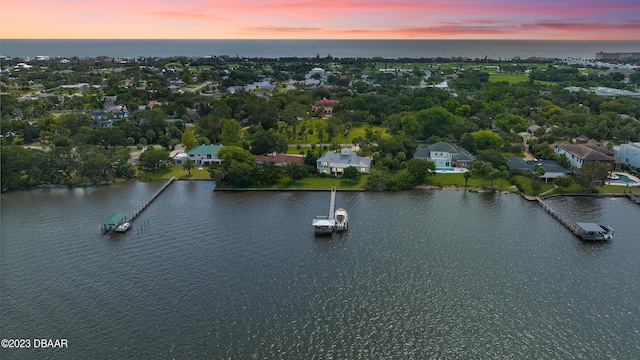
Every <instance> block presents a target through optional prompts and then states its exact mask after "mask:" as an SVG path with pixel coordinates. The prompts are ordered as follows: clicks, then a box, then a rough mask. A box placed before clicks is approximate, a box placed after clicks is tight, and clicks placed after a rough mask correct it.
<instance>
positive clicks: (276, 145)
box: [250, 130, 289, 155]
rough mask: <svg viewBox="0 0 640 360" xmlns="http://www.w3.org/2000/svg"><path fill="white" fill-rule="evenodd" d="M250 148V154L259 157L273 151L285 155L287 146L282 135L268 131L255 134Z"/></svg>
mask: <svg viewBox="0 0 640 360" xmlns="http://www.w3.org/2000/svg"><path fill="white" fill-rule="evenodd" d="M250 146H251V147H250V148H251V153H252V154H255V155H260V154H266V153H270V152H274V151H276V152H279V153H285V152H287V149H288V147H289V144H288V143H287V139H286V138H285V137H284V136H283V135H281V134H277V133H276V132H275V131H273V130H269V131H260V132H258V133H256V134H255V135H254V136H253V139H252V140H251V145H250Z"/></svg>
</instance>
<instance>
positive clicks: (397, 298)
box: [0, 181, 640, 359]
mask: <svg viewBox="0 0 640 360" xmlns="http://www.w3.org/2000/svg"><path fill="white" fill-rule="evenodd" d="M159 186H160V184H159V183H142V182H137V181H130V182H127V183H125V184H123V185H116V186H105V187H90V188H83V189H73V190H67V189H50V190H34V191H24V192H13V193H6V194H3V195H2V197H1V200H2V203H1V205H2V208H1V210H2V211H1V237H2V239H1V248H0V260H1V263H0V337H2V338H3V339H4V338H11V339H19V338H23V339H35V338H38V339H41V338H44V339H66V340H67V342H68V348H62V349H34V348H31V349H0V357H1V358H3V359H12V358H16V359H29V358H38V359H41V358H54V359H55V358H60V359H70V358H85V359H114V358H118V359H142V358H148V359H151V358H153V359H172V358H175V359H193V358H209V359H213V358H216V359H219V358H233V359H250V358H256V359H267V358H269V359H270V358H279V359H327V358H333V359H429V358H436V359H471V358H473V359H503V358H510V359H541V358H548V359H559V358H561V359H605V358H606V359H631V358H637V356H638V354H640V341H639V339H640V277H639V276H638V274H640V227H639V226H638V220H640V207H638V206H637V205H635V204H632V203H631V202H630V201H628V200H626V199H624V198H561V199H555V200H552V202H551V203H552V205H553V206H554V207H556V208H557V209H558V210H559V211H561V212H562V213H564V214H566V215H567V216H568V217H569V218H571V219H572V220H575V221H598V222H600V221H601V222H604V223H606V224H608V225H611V226H612V227H614V228H615V229H616V233H615V238H614V240H613V241H612V242H610V243H604V244H602V243H601V244H590V243H582V242H580V241H579V240H578V239H577V238H575V237H574V236H573V235H572V234H571V233H569V232H568V231H567V230H566V229H565V228H564V227H562V226H561V225H560V224H559V223H558V222H557V221H556V220H554V219H552V218H551V217H550V216H549V215H548V214H547V213H545V212H544V211H543V210H542V209H541V208H540V207H539V206H538V205H536V204H535V203H530V202H527V201H525V200H523V199H522V198H520V197H519V196H517V195H513V194H499V193H498V194H483V193H467V192H464V191H462V190H414V191H406V192H397V193H361V192H338V194H337V206H340V207H344V208H346V209H347V211H348V212H349V216H350V226H349V230H348V231H347V232H345V233H343V234H339V235H333V236H332V237H322V238H321V237H315V236H314V234H313V229H312V227H311V220H312V218H313V217H314V216H315V215H325V214H326V212H327V211H328V205H329V198H330V195H329V192H220V191H217V192H214V191H212V190H213V183H212V182H207V181H202V182H189V181H178V182H176V183H174V184H172V185H171V186H169V187H168V188H167V190H165V192H164V193H163V194H162V195H161V196H160V197H159V198H158V199H157V200H156V201H155V202H153V203H152V204H151V206H150V207H149V208H148V209H147V210H146V211H145V212H143V213H142V215H141V216H140V217H139V218H138V219H137V220H136V221H135V222H134V227H133V229H132V230H130V231H129V232H128V233H126V234H118V235H112V236H103V235H101V233H100V230H99V225H100V224H101V223H102V221H103V220H104V219H106V218H107V217H108V216H109V215H111V213H114V212H130V211H131V210H133V209H134V208H136V207H137V206H138V205H139V204H141V203H142V202H143V201H144V200H146V199H147V198H148V197H149V196H150V195H151V194H152V193H153V192H154V190H155V189H157V188H158V187H159Z"/></svg>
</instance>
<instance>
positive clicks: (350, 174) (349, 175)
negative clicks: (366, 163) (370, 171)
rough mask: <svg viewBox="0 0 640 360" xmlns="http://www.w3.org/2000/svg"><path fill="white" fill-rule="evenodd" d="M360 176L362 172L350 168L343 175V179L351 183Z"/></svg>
mask: <svg viewBox="0 0 640 360" xmlns="http://www.w3.org/2000/svg"><path fill="white" fill-rule="evenodd" d="M358 176H360V172H358V169H356V168H355V167H353V166H349V167H347V168H345V169H344V172H343V173H342V177H343V178H345V179H347V180H349V182H352V181H353V180H355V179H357V178H358Z"/></svg>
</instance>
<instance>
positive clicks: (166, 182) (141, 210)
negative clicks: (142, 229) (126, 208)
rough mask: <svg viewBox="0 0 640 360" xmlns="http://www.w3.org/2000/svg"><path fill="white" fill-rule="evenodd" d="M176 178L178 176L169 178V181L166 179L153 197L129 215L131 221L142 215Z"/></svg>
mask: <svg viewBox="0 0 640 360" xmlns="http://www.w3.org/2000/svg"><path fill="white" fill-rule="evenodd" d="M175 180H176V178H175V177H172V178H170V179H168V180H167V181H165V182H164V184H162V186H160V188H159V189H158V190H156V192H154V193H153V195H151V197H150V198H149V199H148V200H147V201H145V202H144V203H143V204H142V205H141V206H140V207H138V208H137V209H135V210H134V211H133V212H132V213H131V214H130V215H129V217H128V220H129V221H133V220H134V219H135V218H137V217H138V215H140V214H141V213H142V212H143V211H144V210H145V209H146V208H147V207H149V205H151V203H152V202H153V200H155V199H156V198H158V196H160V194H161V193H162V192H163V191H164V189H166V188H167V187H169V185H171V184H172V183H173V182H174V181H175Z"/></svg>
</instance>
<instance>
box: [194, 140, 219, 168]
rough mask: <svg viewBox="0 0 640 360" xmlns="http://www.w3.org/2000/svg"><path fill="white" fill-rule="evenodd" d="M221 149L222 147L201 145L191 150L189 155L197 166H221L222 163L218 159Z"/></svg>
mask: <svg viewBox="0 0 640 360" xmlns="http://www.w3.org/2000/svg"><path fill="white" fill-rule="evenodd" d="M220 149H222V145H199V146H196V147H194V148H193V149H191V150H189V151H188V152H187V155H188V156H189V159H191V160H193V162H194V163H195V164H196V165H211V163H213V162H215V163H218V164H220V163H221V162H222V160H220V159H218V151H220Z"/></svg>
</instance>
